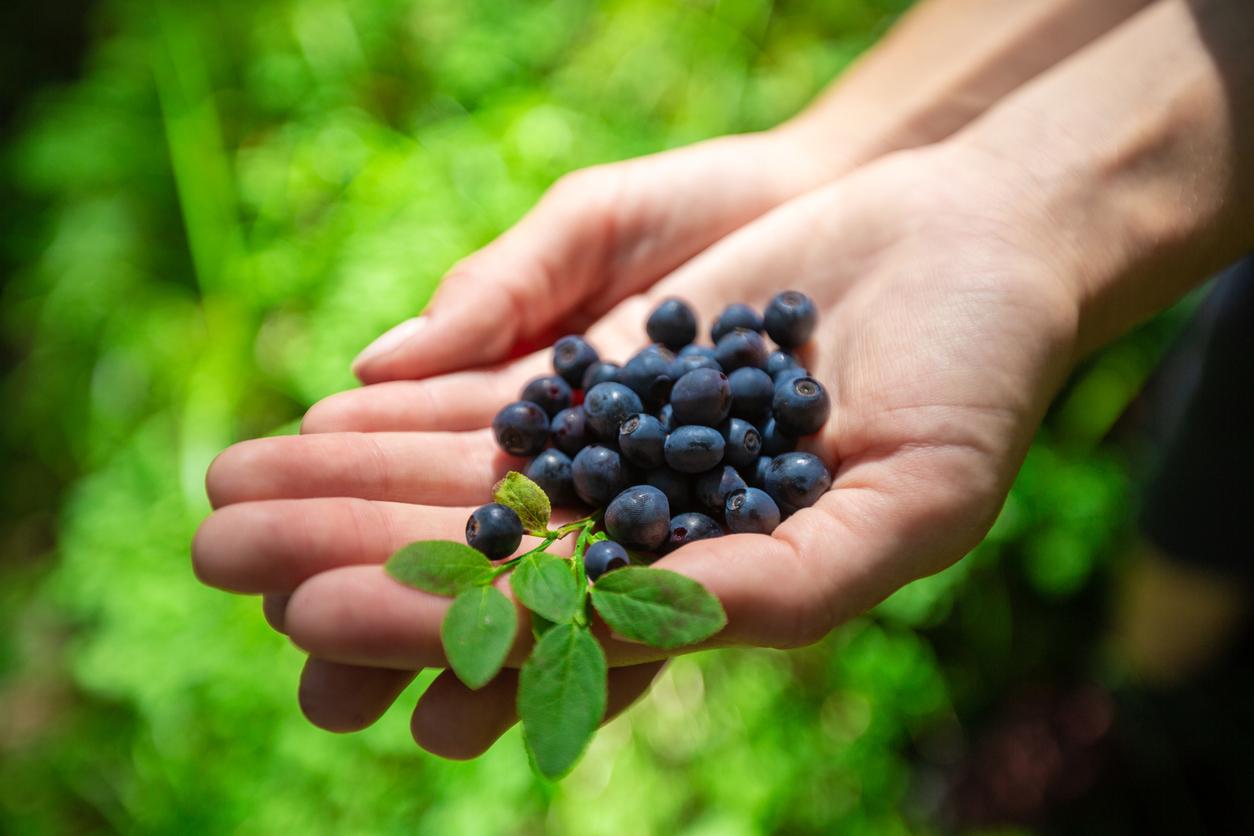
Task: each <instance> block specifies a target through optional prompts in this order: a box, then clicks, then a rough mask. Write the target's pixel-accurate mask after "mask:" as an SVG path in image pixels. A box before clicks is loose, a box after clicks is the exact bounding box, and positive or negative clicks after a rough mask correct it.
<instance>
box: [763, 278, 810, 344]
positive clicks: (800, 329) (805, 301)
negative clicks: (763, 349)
mask: <svg viewBox="0 0 1254 836" xmlns="http://www.w3.org/2000/svg"><path fill="white" fill-rule="evenodd" d="M818 319H819V312H818V309H817V308H815V307H814V302H813V301H811V299H810V297H809V296H806V295H805V294H804V293H800V292H798V291H796V290H785V291H784V292H783V293H778V294H776V295H775V298H773V299H772V300H771V301H770V303H769V304H768V305H767V306H766V313H765V314H764V315H763V316H762V325H763V326H764V327H765V328H766V333H767V335H769V336H770V338H771V339H772V340H774V341H775V343H776V345H778V346H779V347H780V348H796V347H797V346H799V345H802V344H803V343H805V341H806V340H808V339H810V335H811V334H812V333H814V324H815V323H816V322H818Z"/></svg>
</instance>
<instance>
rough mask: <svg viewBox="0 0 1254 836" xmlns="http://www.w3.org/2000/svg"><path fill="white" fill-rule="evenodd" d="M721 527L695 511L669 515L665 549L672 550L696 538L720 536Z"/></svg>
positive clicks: (707, 538)
mask: <svg viewBox="0 0 1254 836" xmlns="http://www.w3.org/2000/svg"><path fill="white" fill-rule="evenodd" d="M722 536H723V529H722V528H721V527H720V526H719V524H718V523H717V522H715V521H714V520H713V519H712V518H710V517H708V516H706V515H705V514H699V513H697V512H696V511H689V512H688V513H686V514H676V515H675V516H673V517H671V522H670V533H669V534H668V535H667V537H666V550H667V551H672V550H674V549H677V548H679V547H680V546H684V545H687V544H688V543H695V542H696V541H697V540H709V539H712V538H714V537H722Z"/></svg>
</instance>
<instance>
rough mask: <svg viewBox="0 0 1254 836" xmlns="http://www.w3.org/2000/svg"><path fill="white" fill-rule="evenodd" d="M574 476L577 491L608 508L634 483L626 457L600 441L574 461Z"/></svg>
mask: <svg viewBox="0 0 1254 836" xmlns="http://www.w3.org/2000/svg"><path fill="white" fill-rule="evenodd" d="M602 385H604V384H602ZM570 475H571V478H572V479H573V480H574V482H575V493H576V494H577V495H578V496H579V498H580V499H582V500H583V501H584V502H586V503H588V504H589V505H591V506H592V507H593V508H603V507H605V505H606V504H607V503H609V501H610V500H611V499H613V498H614V497H616V496H618V495H619V494H620V493H622V492H623V491H624V490H625V489H626V488H627V487H628V486H629V485H630V484H631V472H630V470H629V469H628V467H627V463H626V462H624V461H623V458H622V456H620V455H619V454H618V452H617V451H614V450H611V449H610V448H608V447H603V446H602V445H600V444H593V445H590V446H588V447H585V448H583V449H582V450H580V451H579V454H578V455H577V456H575V460H574V461H573V462H572V463H571V466H570Z"/></svg>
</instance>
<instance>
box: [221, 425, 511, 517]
mask: <svg viewBox="0 0 1254 836" xmlns="http://www.w3.org/2000/svg"><path fill="white" fill-rule="evenodd" d="M522 466H523V461H522V460H521V459H516V458H512V457H510V456H507V455H506V454H505V453H503V452H501V450H500V449H499V448H497V446H496V443H495V441H494V440H493V438H492V433H491V431H490V430H481V431H479V432H471V433H319V434H315V435H300V436H295V435H287V436H276V437H274V438H258V439H252V440H250V441H243V442H240V443H239V444H235V445H233V446H231V447H228V448H227V449H226V450H225V451H223V452H222V453H221V454H219V456H218V457H217V458H216V459H214V461H213V464H212V465H210V467H209V473H208V475H207V476H206V478H205V487H206V490H207V492H208V494H209V502H210V504H211V505H212V506H213V507H214V508H221V507H223V506H225V505H233V504H235V503H239V502H250V501H258V500H264V499H308V498H313V497H333V496H355V497H360V498H362V499H376V500H384V501H394V502H414V503H429V504H432V505H478V504H480V503H481V502H483V500H484V497H485V496H486V495H487V493H488V492H489V491H490V489H491V486H492V485H494V484H495V483H496V482H497V481H498V480H499V479H501V477H503V476H504V475H505V473H506V472H507V471H509V470H511V469H512V470H521V469H522Z"/></svg>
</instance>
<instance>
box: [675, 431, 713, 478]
mask: <svg viewBox="0 0 1254 836" xmlns="http://www.w3.org/2000/svg"><path fill="white" fill-rule="evenodd" d="M665 453H666V464H667V465H668V466H669V467H670V468H671V469H672V470H678V471H679V472H680V473H704V472H705V471H707V470H709V469H710V468H712V467H714V466H716V465H717V464H718V463H719V462H721V461H722V460H723V434H722V433H720V432H719V431H718V430H716V429H714V428H713V427H700V426H695V425H689V426H684V427H679V428H677V429H676V430H675V431H674V432H673V433H671V434H670V435H668V436H667V437H666V447H665Z"/></svg>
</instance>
